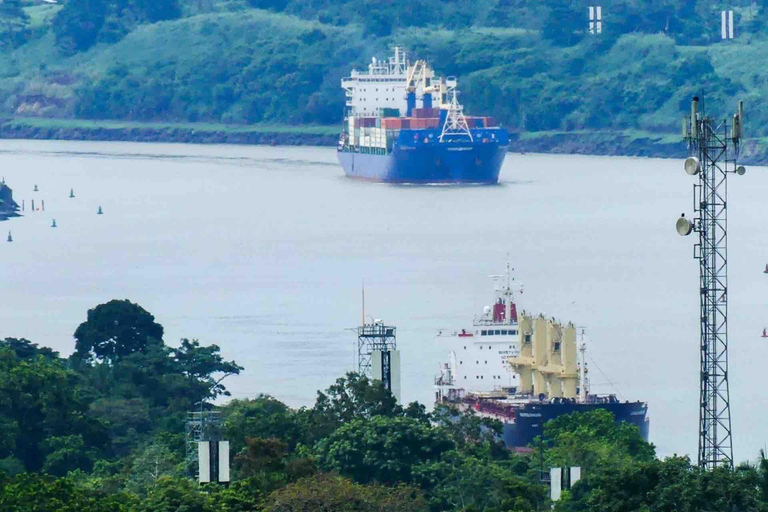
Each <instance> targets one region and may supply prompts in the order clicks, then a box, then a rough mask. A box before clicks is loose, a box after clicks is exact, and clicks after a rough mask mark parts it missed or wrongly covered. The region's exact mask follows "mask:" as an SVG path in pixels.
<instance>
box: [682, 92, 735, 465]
mask: <svg viewBox="0 0 768 512" xmlns="http://www.w3.org/2000/svg"><path fill="white" fill-rule="evenodd" d="M743 119H744V111H743V103H742V102H739V110H738V113H736V114H735V115H734V116H733V120H732V122H731V124H730V125H729V123H728V120H722V121H720V120H715V119H713V118H711V117H707V116H706V115H704V113H703V112H699V98H698V97H694V98H693V103H692V106H691V115H690V117H686V118H685V119H684V120H683V137H684V138H685V140H686V141H687V142H688V147H689V150H690V154H691V156H690V157H688V158H687V159H686V160H685V171H686V172H687V173H688V174H689V175H691V176H698V183H696V184H694V186H693V209H694V213H695V214H696V216H695V217H694V218H693V219H691V220H689V219H687V218H686V217H685V214H683V215H682V216H681V217H680V219H678V221H677V224H676V228H677V232H678V233H679V234H680V235H683V236H686V235H689V234H690V233H691V232H692V231H696V232H698V234H699V241H698V243H696V244H695V245H694V249H693V256H694V258H696V259H698V260H699V294H700V299H701V303H700V309H699V325H700V335H701V338H700V344H699V352H700V356H701V371H700V374H699V375H700V387H699V390H700V392H699V448H698V450H699V451H698V461H699V466H701V467H703V468H707V469H712V468H714V467H716V466H729V467H731V468H732V467H733V442H732V438H733V436H732V432H731V405H730V392H729V389H728V272H727V263H728V250H727V216H726V213H727V204H728V203H727V200H726V196H727V191H728V187H727V176H728V174H729V173H736V174H739V175H743V174H744V173H745V169H744V167H743V166H738V165H737V158H738V155H739V144H740V141H741V138H742V126H743ZM729 128H730V131H729Z"/></svg>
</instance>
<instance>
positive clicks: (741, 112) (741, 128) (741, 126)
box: [739, 100, 744, 139]
mask: <svg viewBox="0 0 768 512" xmlns="http://www.w3.org/2000/svg"><path fill="white" fill-rule="evenodd" d="M743 137H744V102H743V101H741V100H739V138H740V139H741V138H743Z"/></svg>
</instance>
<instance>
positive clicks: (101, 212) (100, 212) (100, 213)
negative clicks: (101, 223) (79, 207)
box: [96, 206, 104, 215]
mask: <svg viewBox="0 0 768 512" xmlns="http://www.w3.org/2000/svg"><path fill="white" fill-rule="evenodd" d="M96 213H97V214H98V215H103V214H104V210H102V209H101V206H99V211H98V212H96Z"/></svg>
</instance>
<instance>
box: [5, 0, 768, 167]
mask: <svg viewBox="0 0 768 512" xmlns="http://www.w3.org/2000/svg"><path fill="white" fill-rule="evenodd" d="M60 2H61V4H59V5H51V4H41V0H5V1H4V2H2V3H0V15H1V16H0V116H2V117H5V118H13V119H14V120H15V122H16V123H17V124H18V123H23V122H25V121H24V119H25V118H30V117H34V118H38V117H43V118H56V119H81V120H111V121H131V122H153V123H196V124H200V123H217V124H225V125H261V124H267V125H279V126H285V125H289V126H290V125H294V126H306V125H335V124H338V123H340V121H341V117H342V111H343V101H344V96H343V92H342V90H341V89H340V87H339V80H340V78H341V77H342V76H344V75H345V74H347V73H348V72H349V70H350V69H351V68H352V67H358V68H360V67H362V66H364V65H365V64H366V63H367V61H368V60H369V58H370V57H371V56H373V55H378V56H379V57H384V56H386V55H387V54H388V47H389V46H391V45H392V44H395V43H397V44H401V45H404V46H405V47H406V48H407V49H408V50H409V51H410V52H411V55H412V56H414V57H420V58H426V59H428V60H429V61H430V62H431V63H432V65H433V66H434V67H435V68H436V70H437V71H438V72H439V73H442V74H447V75H456V76H458V77H459V84H460V89H461V93H462V102H463V103H464V104H465V106H466V107H467V109H468V111H469V112H474V113H478V114H489V115H494V116H495V117H497V118H498V119H500V120H501V121H502V123H503V124H504V125H505V126H506V127H508V128H509V129H510V131H512V132H513V134H514V135H515V137H516V138H517V140H518V141H520V142H521V143H522V141H533V140H539V141H545V142H543V144H544V146H545V147H544V149H546V144H547V142H546V141H551V142H552V143H553V144H554V143H555V142H554V141H555V139H553V138H552V136H553V135H554V134H570V135H572V136H574V137H576V136H578V135H579V134H584V133H589V134H592V137H593V140H596V141H597V142H599V141H600V140H601V139H602V138H604V137H609V136H612V137H614V138H615V136H616V135H617V134H619V135H621V137H622V139H621V140H635V139H637V138H638V137H640V138H643V137H646V138H647V137H650V139H653V140H654V141H657V142H661V141H665V143H668V142H670V140H672V139H670V135H671V134H676V133H677V132H678V130H679V124H680V121H679V119H680V117H681V116H682V114H683V113H684V112H685V111H687V109H688V105H689V101H690V98H691V96H693V95H694V94H699V95H702V96H703V97H704V98H705V107H706V108H707V109H708V111H710V112H712V113H717V114H718V115H726V114H728V113H730V112H731V111H732V110H733V108H734V106H735V102H736V100H737V99H743V100H744V101H745V104H746V105H747V115H748V117H747V125H746V128H747V134H748V135H749V136H751V137H753V138H755V140H754V141H753V143H752V146H751V147H750V148H748V152H752V153H753V155H754V156H756V157H758V158H760V155H761V154H762V149H760V148H761V144H762V141H761V140H759V139H760V138H762V137H768V129H767V128H766V126H767V125H768V123H766V121H768V106H766V105H765V104H764V102H762V101H761V100H762V95H763V89H764V84H765V82H766V80H768V68H766V67H765V66H762V65H761V63H762V62H765V61H766V60H765V56H766V54H768V37H766V35H767V33H768V27H767V26H766V23H765V22H763V21H762V18H764V17H765V16H764V15H765V14H768V12H766V5H765V4H764V3H763V2H765V0H759V2H758V3H752V2H749V1H746V0H735V3H734V4H731V5H730V7H732V8H733V9H734V10H735V18H736V33H737V38H736V39H735V40H732V41H726V42H722V41H720V39H719V37H720V35H719V21H720V9H721V8H722V4H721V3H716V2H711V1H705V0H660V1H654V2H652V3H648V2H638V1H636V0H635V1H633V0H612V1H610V2H603V3H602V8H603V22H604V29H603V33H602V34H600V35H590V34H588V31H587V9H586V4H584V5H582V4H581V3H580V2H575V1H562V0H543V1H534V0H477V1H475V2H469V1H467V0H450V1H449V0H445V1H441V2H438V1H436V0H412V1H406V0H385V1H374V0H362V1H359V0H358V1H356V2H352V1H348V0H339V1H335V2H331V1H330V0H304V1H298V0H154V1H150V0H60ZM37 123H38V125H39V122H37ZM595 137H597V138H596V139H595ZM650 139H649V140H650ZM537 148H538V149H541V148H540V147H537Z"/></svg>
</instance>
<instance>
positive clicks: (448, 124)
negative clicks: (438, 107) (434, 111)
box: [439, 89, 473, 142]
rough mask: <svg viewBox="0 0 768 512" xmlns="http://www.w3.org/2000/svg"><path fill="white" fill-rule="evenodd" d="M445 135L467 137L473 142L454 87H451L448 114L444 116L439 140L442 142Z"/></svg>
mask: <svg viewBox="0 0 768 512" xmlns="http://www.w3.org/2000/svg"><path fill="white" fill-rule="evenodd" d="M446 135H453V136H461V137H468V138H469V141H470V142H473V139H472V133H470V131H469V125H467V118H466V117H464V107H462V106H461V104H460V103H459V100H458V99H456V89H453V96H452V97H451V102H450V103H449V104H448V115H446V116H445V123H444V124H443V131H442V133H441V134H440V137H439V139H440V142H443V138H444V137H445V136H446Z"/></svg>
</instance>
